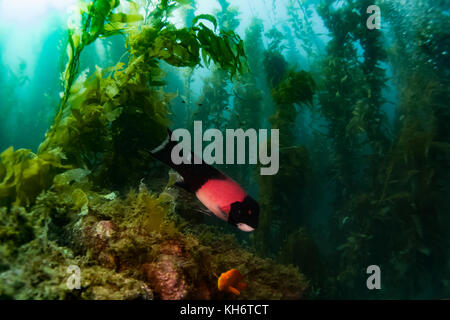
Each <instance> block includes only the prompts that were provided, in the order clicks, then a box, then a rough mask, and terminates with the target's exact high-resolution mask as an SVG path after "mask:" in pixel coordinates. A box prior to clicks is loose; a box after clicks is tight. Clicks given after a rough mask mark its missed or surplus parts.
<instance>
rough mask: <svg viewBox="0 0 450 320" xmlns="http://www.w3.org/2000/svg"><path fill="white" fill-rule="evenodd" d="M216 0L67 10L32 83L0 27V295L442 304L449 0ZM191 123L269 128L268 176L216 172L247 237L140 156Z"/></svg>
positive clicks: (449, 131) (449, 290)
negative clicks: (224, 277) (247, 224)
mask: <svg viewBox="0 0 450 320" xmlns="http://www.w3.org/2000/svg"><path fill="white" fill-rule="evenodd" d="M214 2H215V6H214V8H215V9H214V10H212V12H211V10H209V11H208V10H203V9H204V8H203V7H202V6H201V4H200V1H198V2H197V1H195V0H135V1H119V0H93V1H82V2H80V3H79V4H78V6H77V7H76V10H75V11H74V13H73V15H72V17H71V18H70V19H69V21H68V23H67V27H66V29H64V30H61V29H59V30H57V31H55V32H54V33H52V34H51V35H50V36H49V37H48V39H47V40H46V42H45V43H44V44H43V48H42V50H41V53H40V56H37V57H36V61H37V62H36V66H35V70H34V77H28V76H27V69H28V68H29V66H28V65H27V63H26V62H25V61H23V62H21V63H20V64H19V67H18V68H16V69H14V70H13V69H11V68H10V67H9V66H8V65H6V64H4V63H3V62H2V61H3V60H2V55H3V52H6V51H4V50H3V49H2V48H3V47H4V46H5V44H4V43H3V42H2V37H3V35H2V33H1V32H0V84H1V86H0V99H1V104H0V111H1V112H0V148H1V149H2V153H1V155H0V298H1V299H236V298H238V299H301V298H303V299H305V298H306V299H320V298H325V299H329V298H338V299H355V298H358V299H392V298H405V299H417V298H427V299H430V298H433V299H436V298H448V296H449V294H450V273H449V270H450V236H449V234H448V232H447V231H448V230H449V227H450V216H449V212H450V200H449V199H450V198H449V197H448V195H449V194H450V182H449V181H450V180H449V179H450V153H449V152H450V128H449V123H450V110H449V105H448V101H450V89H449V88H450V86H449V83H448V79H449V66H450V61H449V55H448V51H447V50H448V48H449V45H450V37H449V32H450V31H449V30H450V25H449V24H450V22H449V21H450V20H449V19H448V3H446V1H422V0H421V1H393V0H378V1H373V0H372V1H369V0H348V1H334V0H322V1H317V0H303V1H302V0H283V1H282V0H273V1H269V0H261V1H255V3H254V4H248V3H246V2H243V1H231V0H217V1H214ZM252 3H253V1H252ZM373 4H376V5H378V6H379V8H380V9H381V14H382V20H381V29H369V28H368V27H367V24H366V22H367V19H368V18H369V16H370V14H368V13H367V8H368V7H369V6H370V5H373ZM248 6H249V7H250V9H251V10H250V12H251V13H254V12H255V11H254V10H256V7H258V6H261V7H262V8H265V9H264V10H265V11H267V12H269V13H268V14H269V17H268V19H267V21H266V20H265V19H262V17H260V16H258V15H257V14H246V15H245V16H244V13H243V12H244V9H245V8H247V7H248ZM245 10H247V9H245ZM247 11H248V10H247ZM247 11H245V12H247ZM244 23H245V24H244ZM99 47H101V48H103V51H104V54H99V50H98V48H99ZM55 61H58V64H57V67H56V68H55ZM195 120H201V121H202V123H203V128H204V130H205V129H207V128H216V129H219V130H221V131H222V132H225V130H226V129H228V128H242V129H244V130H246V129H249V128H255V129H260V128H266V129H279V130H280V137H279V144H280V152H279V157H280V170H279V172H278V174H276V175H273V176H261V175H260V174H259V172H260V171H259V167H258V166H257V165H217V167H218V168H219V169H221V170H223V171H224V172H226V173H227V174H228V175H229V176H231V177H232V178H233V179H235V180H236V181H238V182H239V183H240V184H241V185H242V186H243V187H244V188H245V189H246V190H247V191H248V192H249V193H250V194H252V195H253V196H254V198H255V199H257V200H258V202H259V204H260V207H261V213H260V221H259V227H258V229H257V230H256V231H254V232H253V233H250V234H248V233H243V232H241V231H239V230H237V229H235V228H233V227H232V226H228V225H226V224H224V223H223V222H221V221H218V220H217V219H214V218H212V217H208V216H204V215H202V214H201V213H199V211H201V208H200V204H199V203H198V201H197V200H196V198H195V197H193V196H192V195H190V194H188V193H186V192H185V191H183V190H180V189H178V188H177V187H175V186H174V182H175V181H174V180H175V178H174V176H173V174H172V173H169V170H168V169H167V168H166V167H165V166H164V165H162V164H161V163H159V162H158V161H157V160H155V159H153V158H152V157H151V156H150V155H149V154H148V152H146V151H144V150H151V149H153V148H155V147H156V146H157V145H158V143H160V142H161V141H162V140H163V139H164V137H165V136H166V134H167V131H166V128H168V127H169V128H171V129H175V128H188V129H190V130H192V129H193V122H194V121H195ZM70 265H75V266H79V268H80V270H81V272H82V280H81V287H80V288H79V289H75V290H72V289H69V288H68V287H67V284H66V280H67V278H68V276H69V274H68V273H67V267H68V266H70ZM370 265H378V266H379V267H380V270H381V285H382V288H381V289H380V290H368V288H367V286H366V280H367V278H368V276H369V275H368V274H367V272H366V269H367V267H368V266H370ZM231 268H237V269H239V270H240V271H241V272H242V273H243V274H244V275H245V277H246V282H247V289H246V290H244V291H243V292H242V294H241V295H240V296H236V295H233V294H231V293H228V292H222V291H219V290H218V289H217V278H216V275H217V274H220V273H222V272H225V271H227V270H229V269H231Z"/></svg>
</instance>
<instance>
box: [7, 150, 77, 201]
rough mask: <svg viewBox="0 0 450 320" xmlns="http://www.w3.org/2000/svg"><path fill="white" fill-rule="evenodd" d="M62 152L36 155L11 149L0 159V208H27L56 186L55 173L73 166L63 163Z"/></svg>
mask: <svg viewBox="0 0 450 320" xmlns="http://www.w3.org/2000/svg"><path fill="white" fill-rule="evenodd" d="M64 158H65V155H64V153H62V151H61V149H53V150H52V151H51V152H46V153H41V154H39V155H36V154H34V153H33V152H31V150H25V149H19V150H16V151H14V148H13V147H10V148H8V149H6V150H5V151H3V152H2V153H1V155H0V206H2V207H3V206H6V207H10V206H11V205H18V206H28V205H30V204H32V203H33V202H34V199H35V198H36V197H37V196H38V195H39V194H40V193H41V192H42V191H43V190H46V189H48V188H49V187H50V186H51V185H52V183H53V177H54V175H55V174H56V173H58V172H61V171H64V170H67V169H68V168H70V166H68V165H65V164H63V163H62V162H61V159H64Z"/></svg>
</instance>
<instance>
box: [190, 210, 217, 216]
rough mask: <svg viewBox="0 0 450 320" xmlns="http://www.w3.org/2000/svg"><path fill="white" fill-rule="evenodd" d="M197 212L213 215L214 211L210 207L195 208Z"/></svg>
mask: <svg viewBox="0 0 450 320" xmlns="http://www.w3.org/2000/svg"><path fill="white" fill-rule="evenodd" d="M194 210H195V211H197V212H200V213H203V214H206V215H207V216H213V215H214V213H212V212H211V211H209V210H208V209H194Z"/></svg>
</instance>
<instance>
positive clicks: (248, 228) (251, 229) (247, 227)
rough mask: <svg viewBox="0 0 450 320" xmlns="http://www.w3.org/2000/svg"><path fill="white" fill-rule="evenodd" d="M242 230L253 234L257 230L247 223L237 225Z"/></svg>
mask: <svg viewBox="0 0 450 320" xmlns="http://www.w3.org/2000/svg"><path fill="white" fill-rule="evenodd" d="M236 226H237V227H238V228H239V229H240V230H242V231H245V232H251V231H254V230H255V228H252V227H250V226H249V225H248V224H246V223H238V224H237V225H236Z"/></svg>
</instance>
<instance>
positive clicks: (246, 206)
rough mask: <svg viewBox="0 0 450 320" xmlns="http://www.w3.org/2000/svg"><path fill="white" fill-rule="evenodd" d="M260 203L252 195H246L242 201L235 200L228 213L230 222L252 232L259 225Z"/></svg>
mask: <svg viewBox="0 0 450 320" xmlns="http://www.w3.org/2000/svg"><path fill="white" fill-rule="evenodd" d="M258 219H259V204H258V202H256V201H255V200H254V199H253V198H252V197H250V196H248V195H247V196H246V197H245V198H244V200H242V201H236V202H233V203H232V204H231V206H230V212H229V214H228V223H230V224H232V225H234V226H236V227H238V228H239V229H240V230H242V231H246V232H250V231H253V230H255V229H256V228H257V227H258Z"/></svg>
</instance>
